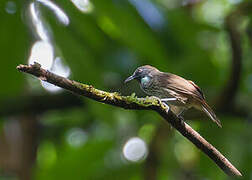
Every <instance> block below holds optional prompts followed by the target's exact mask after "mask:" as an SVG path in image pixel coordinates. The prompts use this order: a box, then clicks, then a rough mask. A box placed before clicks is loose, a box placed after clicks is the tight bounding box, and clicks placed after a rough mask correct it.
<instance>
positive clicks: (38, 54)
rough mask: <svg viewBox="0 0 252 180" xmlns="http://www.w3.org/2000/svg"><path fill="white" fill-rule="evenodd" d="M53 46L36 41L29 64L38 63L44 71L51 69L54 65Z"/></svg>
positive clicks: (45, 42)
mask: <svg viewBox="0 0 252 180" xmlns="http://www.w3.org/2000/svg"><path fill="white" fill-rule="evenodd" d="M53 52H54V51H53V46H52V45H51V44H50V43H49V42H47V41H43V40H42V41H36V42H35V43H34V44H33V46H32V48H31V54H30V57H29V59H28V64H34V62H37V63H39V64H40V65H41V67H42V68H44V69H50V68H51V67H52V65H53V58H54V53H53Z"/></svg>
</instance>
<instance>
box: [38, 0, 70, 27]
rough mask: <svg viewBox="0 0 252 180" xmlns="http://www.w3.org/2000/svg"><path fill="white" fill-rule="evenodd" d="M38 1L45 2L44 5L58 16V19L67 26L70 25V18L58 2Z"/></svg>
mask: <svg viewBox="0 0 252 180" xmlns="http://www.w3.org/2000/svg"><path fill="white" fill-rule="evenodd" d="M37 2H39V3H41V4H43V5H44V6H46V7H48V8H49V9H50V10H51V11H52V12H53V13H54V14H55V16H56V17H57V19H58V20H59V21H60V22H61V23H62V24H63V25H65V26H67V25H69V23H70V20H69V18H68V16H67V15H66V13H65V12H64V11H63V10H62V9H61V8H59V7H58V6H57V5H56V4H54V3H53V2H52V1H49V0H37Z"/></svg>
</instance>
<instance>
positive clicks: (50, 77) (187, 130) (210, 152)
mask: <svg viewBox="0 0 252 180" xmlns="http://www.w3.org/2000/svg"><path fill="white" fill-rule="evenodd" d="M17 69H18V70H19V71H21V72H25V73H28V74H32V75H34V76H36V77H38V78H39V79H41V80H43V81H47V82H49V83H51V84H54V85H56V86H59V87H61V88H64V89H67V90H69V91H71V92H74V93H76V94H79V95H82V96H85V97H88V98H90V99H93V100H95V101H98V102H102V103H104V104H110V105H113V106H117V107H121V108H124V109H132V110H133V109H134V110H153V111H156V112H157V113H159V114H160V115H161V116H162V117H163V118H164V119H165V120H166V121H167V122H169V123H170V124H171V125H172V126H173V127H174V128H175V129H177V130H178V131H179V132H180V133H181V134H182V135H183V136H184V137H186V138H187V139H188V140H189V141H191V142H192V143H193V144H194V145H196V146H197V147H198V148H199V149H200V150H201V151H202V152H204V153H205V154H206V155H207V156H208V157H210V158H211V159H212V160H213V161H214V162H215V163H216V164H217V165H218V166H219V167H220V168H221V169H222V170H223V171H224V172H225V173H226V174H227V175H230V176H242V174H241V173H240V172H239V171H238V170H237V169H236V168H235V167H234V166H233V165H232V164H231V163H230V162H229V161H228V160H227V159H226V158H225V157H224V156H223V155H222V154H221V153H220V152H219V151H218V150H217V149H216V148H215V147H214V146H212V145H211V144H210V143H208V142H207V141H206V140H205V139H204V138H203V137H201V136H200V135H199V133H197V132H196V131H195V130H193V129H192V128H191V127H190V126H189V125H188V124H186V123H185V122H184V121H182V120H181V119H179V118H178V117H177V116H176V115H174V114H173V113H172V112H171V111H169V112H168V113H167V112H166V107H164V106H163V105H162V104H161V103H160V101H158V100H157V99H156V98H151V97H147V98H137V97H135V96H120V95H119V94H118V93H109V92H105V91H101V90H98V89H95V88H94V87H93V86H91V85H86V84H82V83H79V82H76V81H73V80H69V79H67V78H64V77H61V76H58V75H56V74H53V73H51V72H49V71H47V70H45V69H43V68H41V67H40V65H39V64H38V63H35V64H34V65H19V66H17Z"/></svg>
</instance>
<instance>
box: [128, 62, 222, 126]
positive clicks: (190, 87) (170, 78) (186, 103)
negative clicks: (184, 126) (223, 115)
mask: <svg viewBox="0 0 252 180" xmlns="http://www.w3.org/2000/svg"><path fill="white" fill-rule="evenodd" d="M133 79H136V80H137V81H138V82H139V84H140V87H141V89H142V90H143V91H144V92H145V93H146V94H147V95H150V96H155V97H157V98H158V99H160V100H161V102H162V103H165V105H167V106H168V107H169V109H170V110H171V111H172V112H173V113H175V114H176V115H177V116H178V117H182V115H183V113H184V112H185V111H186V110H188V109H190V108H195V109H197V110H200V111H203V112H204V113H206V115H207V116H208V117H209V118H210V119H211V120H212V121H213V122H215V123H216V124H217V125H218V126H219V127H222V125H221V122H220V120H219V119H218V118H217V116H216V114H215V113H214V111H213V110H212V109H211V107H210V106H209V105H208V104H207V102H206V99H205V96H204V94H203V92H202V90H201V89H200V88H199V86H197V85H196V84H195V83H194V82H193V81H191V80H186V79H184V78H183V77H180V76H178V75H175V74H172V73H167V72H162V71H159V70H158V69H157V68H155V67H153V66H150V65H144V66H140V67H138V68H137V69H136V70H135V71H134V73H133V74H132V75H131V76H129V77H128V78H127V79H126V80H125V81H124V82H125V83H127V82H129V81H131V80H133Z"/></svg>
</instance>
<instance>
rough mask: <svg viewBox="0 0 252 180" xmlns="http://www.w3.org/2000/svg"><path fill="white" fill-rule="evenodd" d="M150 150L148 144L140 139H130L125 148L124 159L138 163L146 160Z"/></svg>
mask: <svg viewBox="0 0 252 180" xmlns="http://www.w3.org/2000/svg"><path fill="white" fill-rule="evenodd" d="M147 154H148V149H147V146H146V143H145V142H144V141H143V140H142V139H141V138H138V137H133V138H130V139H129V140H128V141H127V142H126V143H125V145H124V147H123V157H124V158H125V159H127V160H128V161H131V162H138V161H141V160H143V159H145V158H146V156H147Z"/></svg>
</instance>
